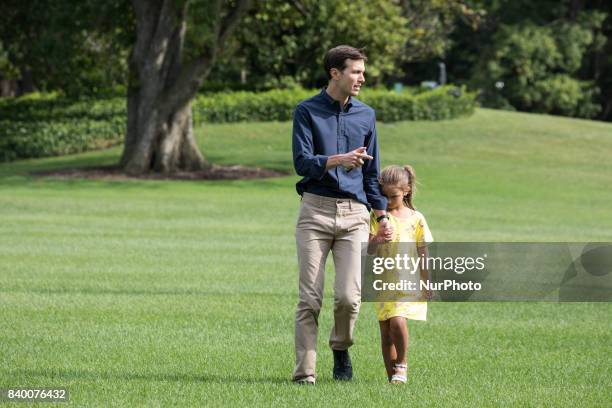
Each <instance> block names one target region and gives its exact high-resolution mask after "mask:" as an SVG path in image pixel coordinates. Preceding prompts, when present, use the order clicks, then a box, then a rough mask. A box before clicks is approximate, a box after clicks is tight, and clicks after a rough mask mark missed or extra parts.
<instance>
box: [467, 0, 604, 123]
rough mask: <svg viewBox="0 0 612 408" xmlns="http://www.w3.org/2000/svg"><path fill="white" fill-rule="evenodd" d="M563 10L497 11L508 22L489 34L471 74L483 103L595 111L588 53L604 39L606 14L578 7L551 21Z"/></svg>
mask: <svg viewBox="0 0 612 408" xmlns="http://www.w3.org/2000/svg"><path fill="white" fill-rule="evenodd" d="M502 9H503V10H505V9H506V8H504V7H502ZM508 9H509V10H510V11H512V9H513V8H512V6H508ZM561 12H566V10H565V8H563V7H561V8H560V9H559V10H558V11H556V12H553V11H549V12H548V13H552V15H544V14H546V13H544V12H542V15H536V14H530V15H523V17H522V18H520V17H519V13H518V12H517V13H516V15H515V14H513V13H512V12H510V13H509V15H508V16H502V15H501V14H500V16H496V18H502V17H503V18H506V19H507V21H508V23H502V24H500V25H499V27H496V28H495V30H493V32H491V33H490V34H491V40H490V42H489V45H488V46H485V47H484V52H482V53H481V54H480V55H481V57H480V61H479V62H478V63H476V64H475V68H474V70H473V72H472V73H471V76H472V86H474V87H480V88H482V89H483V90H484V94H483V95H484V105H485V106H493V107H503V108H508V107H510V108H516V109H519V110H525V111H530V112H543V113H552V114H560V115H566V116H575V117H584V118H593V117H595V116H597V115H598V113H599V112H600V111H601V103H600V101H599V100H598V96H599V94H600V88H599V86H598V84H597V83H596V81H595V80H593V79H591V78H593V77H592V76H591V77H589V76H588V75H585V73H587V72H588V69H589V64H590V62H589V61H591V60H592V55H594V53H598V52H600V51H601V50H602V49H603V48H604V46H605V44H606V40H605V36H603V35H602V27H603V24H604V21H605V19H606V17H607V14H606V13H603V12H601V11H597V10H590V11H580V12H578V11H577V12H576V13H575V16H574V17H573V18H556V19H554V20H553V16H554V15H555V13H561ZM511 16H514V17H511ZM557 16H558V15H557ZM558 17H559V16H558ZM546 20H548V22H546ZM502 21H503V20H502ZM470 52H471V53H473V52H475V50H470ZM496 82H498V83H503V89H499V90H494V88H493V84H494V83H496Z"/></svg>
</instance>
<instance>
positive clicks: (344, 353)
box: [332, 350, 353, 381]
mask: <svg viewBox="0 0 612 408" xmlns="http://www.w3.org/2000/svg"><path fill="white" fill-rule="evenodd" d="M332 351H333V352H334V380H338V381H351V380H352V379H353V366H352V364H351V357H350V356H349V353H348V350H332Z"/></svg>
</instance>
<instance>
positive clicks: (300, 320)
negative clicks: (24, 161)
mask: <svg viewBox="0 0 612 408" xmlns="http://www.w3.org/2000/svg"><path fill="white" fill-rule="evenodd" d="M366 59H367V58H366V56H365V55H364V54H363V53H362V52H361V50H358V49H356V48H353V47H349V46H346V45H341V46H338V47H335V48H332V49H331V50H329V51H328V52H327V54H326V55H325V59H324V67H325V72H326V73H327V77H328V79H329V82H328V86H327V88H324V89H323V90H322V91H321V92H320V93H319V94H318V95H316V96H313V97H312V98H310V99H307V100H306V101H303V102H301V103H300V104H299V105H298V106H297V108H296V110H295V115H294V122H293V163H294V166H295V170H296V172H297V174H298V175H300V176H303V178H302V179H301V180H300V181H299V182H298V183H297V185H296V189H297V192H298V194H300V195H301V196H302V204H301V207H300V215H299V218H298V222H297V226H296V234H295V235H296V242H297V252H298V263H299V270H300V276H299V302H298V305H297V310H296V316H295V354H296V361H295V369H294V371H293V380H294V381H295V382H297V383H299V384H314V383H315V378H316V374H315V365H316V344H317V332H318V317H319V311H320V309H321V304H322V300H323V282H324V274H325V262H326V259H327V255H328V253H329V251H330V250H331V251H332V253H333V258H334V266H335V270H336V276H335V282H334V327H333V328H332V332H331V335H330V339H329V345H330V347H331V348H332V350H333V354H334V370H333V377H334V379H336V380H347V381H348V380H351V379H352V377H353V370H352V365H351V360H350V357H349V354H348V348H349V347H350V346H351V345H352V344H353V328H354V326H355V321H356V320H357V314H358V313H359V306H360V302H361V243H362V242H367V240H368V232H369V219H370V215H369V212H368V210H369V209H370V208H372V209H373V212H374V214H375V217H376V219H377V220H378V222H379V223H380V225H381V226H382V228H383V229H384V230H385V233H386V238H387V240H391V237H392V234H393V231H392V227H391V224H390V223H388V217H387V215H386V208H387V200H386V198H385V197H384V196H383V195H382V194H381V192H380V188H379V185H378V175H379V172H380V160H379V157H378V142H377V138H376V118H375V115H374V110H373V109H372V108H370V107H369V106H368V105H366V104H364V103H362V102H360V101H358V100H357V99H354V98H353V97H354V96H357V95H358V94H359V90H360V89H361V86H362V85H363V83H364V82H365V77H364V74H365V61H366Z"/></svg>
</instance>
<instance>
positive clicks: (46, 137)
mask: <svg viewBox="0 0 612 408" xmlns="http://www.w3.org/2000/svg"><path fill="white" fill-rule="evenodd" d="M0 118H2V119H0V161H10V160H15V159H19V158H30V157H44V156H58V155H64V154H70V153H78V152H82V151H86V150H92V149H96V148H101V147H108V146H112V145H115V144H118V143H120V142H121V141H122V138H123V135H124V133H125V118H126V113H125V98H121V97H115V98H109V99H101V100H94V99H86V100H81V101H71V100H68V99H65V98H61V97H58V96H57V95H56V94H51V95H49V94H47V95H44V94H43V95H40V94H31V95H29V96H28V97H26V98H18V99H3V100H0Z"/></svg>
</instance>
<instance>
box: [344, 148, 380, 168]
mask: <svg viewBox="0 0 612 408" xmlns="http://www.w3.org/2000/svg"><path fill="white" fill-rule="evenodd" d="M373 158H374V157H372V156H370V155H369V154H367V153H366V148H365V147H358V148H357V149H355V150H353V151H351V152H348V153H345V154H343V155H342V156H341V157H340V165H342V167H344V168H345V169H346V170H349V169H354V168H356V167H361V166H363V163H364V160H372V159H373Z"/></svg>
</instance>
